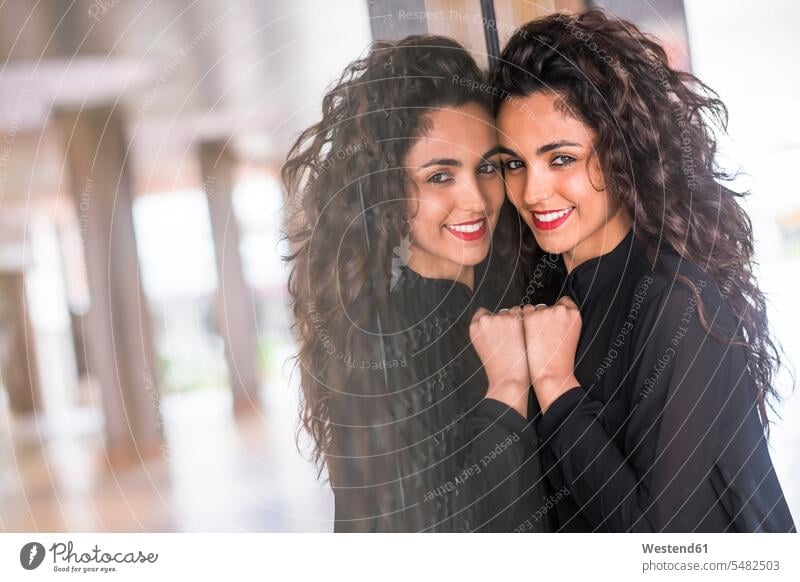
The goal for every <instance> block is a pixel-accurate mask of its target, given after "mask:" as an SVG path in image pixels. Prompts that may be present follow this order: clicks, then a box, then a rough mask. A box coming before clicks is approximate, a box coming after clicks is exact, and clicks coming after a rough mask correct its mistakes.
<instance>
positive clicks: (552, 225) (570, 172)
mask: <svg viewBox="0 0 800 582" xmlns="http://www.w3.org/2000/svg"><path fill="white" fill-rule="evenodd" d="M559 99H560V98H559V97H558V96H557V95H556V94H554V93H551V92H539V93H533V94H531V95H528V96H526V97H523V98H519V99H516V100H514V101H513V102H511V103H506V104H505V105H503V107H502V108H501V109H500V113H499V115H498V118H497V126H498V130H499V141H500V147H501V152H502V164H503V169H504V173H505V181H506V190H507V192H508V197H509V199H510V200H511V202H512V203H513V204H514V206H516V207H517V210H518V211H519V213H520V215H521V216H522V218H523V220H525V222H526V223H527V224H528V227H530V229H531V230H532V231H533V234H534V237H535V238H536V242H537V243H538V244H539V246H540V247H542V249H544V250H545V251H546V252H549V253H556V254H563V255H564V260H565V263H566V266H567V268H568V269H569V270H572V269H573V268H574V267H576V266H577V265H579V264H581V263H583V262H584V261H587V260H588V259H591V258H594V257H598V256H600V255H603V254H605V253H607V252H610V251H611V250H613V249H614V247H616V246H617V245H618V244H619V243H620V242H621V241H622V239H623V238H625V235H626V234H627V233H628V231H629V230H630V226H631V222H630V218H629V217H628V213H627V212H626V211H625V210H624V209H622V208H621V207H620V206H619V205H618V204H617V203H616V202H615V200H614V199H613V197H612V196H611V195H610V193H609V192H608V190H607V189H605V187H604V184H603V175H602V171H601V170H600V165H599V163H598V159H597V155H596V154H595V153H594V145H593V144H594V143H595V137H596V136H595V134H594V131H593V130H592V129H591V128H589V127H588V126H586V125H585V124H583V123H582V122H581V121H580V120H578V119H576V118H575V117H572V116H570V115H567V114H565V113H563V112H562V111H561V110H559V109H557V108H556V103H557V102H558V100H559Z"/></svg>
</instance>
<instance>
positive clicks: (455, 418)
mask: <svg viewBox="0 0 800 582" xmlns="http://www.w3.org/2000/svg"><path fill="white" fill-rule="evenodd" d="M406 347H407V345H406V344H403V343H402V342H389V345H388V346H387V348H388V349H387V350H386V352H385V356H386V362H387V365H388V367H387V369H386V376H385V378H384V376H383V370H380V369H377V370H376V369H369V370H364V369H358V368H357V369H355V370H353V374H351V378H352V379H351V384H350V386H351V390H349V391H348V392H349V394H347V395H341V394H340V395H338V396H337V398H336V399H335V404H334V405H333V406H334V408H333V409H332V414H331V416H332V418H336V419H338V421H337V426H336V427H335V431H336V432H335V433H334V434H335V435H336V437H335V438H334V441H335V442H336V443H338V447H337V455H336V458H335V459H333V462H332V463H331V466H332V467H335V469H334V470H333V472H334V479H333V481H334V482H333V486H334V487H333V488H334V493H335V497H336V528H335V529H336V531H475V530H479V531H495V530H501V531H510V530H511V529H513V528H514V527H515V526H516V525H517V524H515V523H514V520H515V519H519V516H515V515H513V512H512V511H508V508H509V507H510V506H511V505H512V504H513V503H514V501H516V500H518V499H519V498H520V497H521V496H523V495H524V493H525V492H524V487H523V483H525V481H524V478H523V473H524V467H523V463H524V461H525V458H526V453H527V450H528V446H527V440H529V437H528V433H529V432H530V430H531V429H530V427H529V423H528V422H527V421H526V420H525V419H524V418H523V417H522V416H521V415H519V413H517V412H516V411H515V410H513V409H512V408H510V407H508V406H506V405H505V404H503V403H501V402H498V401H495V400H487V399H480V400H479V401H478V403H477V404H475V405H474V406H473V407H471V408H468V409H464V408H463V407H462V405H461V404H460V402H461V395H460V394H459V390H461V389H462V388H463V389H464V390H466V389H467V388H466V387H462V386H460V385H457V384H456V381H455V378H458V377H460V376H459V375H458V374H455V373H454V372H453V368H454V367H455V366H458V365H459V362H458V360H457V359H454V358H452V357H449V356H448V353H447V352H449V350H448V349H446V346H444V345H443V346H442V351H440V352H437V348H433V349H432V350H428V351H427V352H426V355H425V357H424V358H419V357H418V358H409V357H408V352H407V351H406ZM403 358H405V360H404V359H403ZM402 362H405V365H400V364H401V363H402ZM387 382H388V388H387ZM484 390H485V389H484ZM355 393H358V396H356V395H355ZM345 419H346V420H345ZM524 517H525V516H523V519H524Z"/></svg>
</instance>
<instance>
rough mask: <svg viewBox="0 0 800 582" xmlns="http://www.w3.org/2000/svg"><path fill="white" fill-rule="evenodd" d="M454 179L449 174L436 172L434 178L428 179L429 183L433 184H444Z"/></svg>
mask: <svg viewBox="0 0 800 582" xmlns="http://www.w3.org/2000/svg"><path fill="white" fill-rule="evenodd" d="M452 179H453V177H452V176H451V175H450V174H448V173H447V172H436V173H435V174H434V175H433V176H431V177H430V178H428V180H427V181H428V182H430V183H431V184H444V183H445V182H449V181H450V180H452Z"/></svg>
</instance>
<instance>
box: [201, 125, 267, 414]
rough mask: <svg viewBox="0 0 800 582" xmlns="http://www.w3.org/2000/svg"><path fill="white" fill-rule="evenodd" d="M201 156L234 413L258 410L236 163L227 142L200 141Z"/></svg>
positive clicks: (254, 333)
mask: <svg viewBox="0 0 800 582" xmlns="http://www.w3.org/2000/svg"><path fill="white" fill-rule="evenodd" d="M199 157H200V169H201V171H202V173H203V189H204V190H205V193H206V196H207V198H208V211H209V214H210V217H211V232H212V236H213V237H214V254H215V256H216V260H217V273H218V280H219V285H218V290H217V293H218V296H217V306H218V309H217V321H218V322H219V329H220V333H221V334H222V337H223V340H224V342H225V358H226V359H227V362H228V374H229V376H230V381H231V387H232V389H233V403H234V410H235V411H236V412H242V411H245V410H258V409H259V408H260V407H261V402H260V399H259V393H258V388H259V374H258V365H257V355H258V347H257V342H256V338H257V331H256V325H255V313H254V312H253V308H252V306H253V299H252V296H251V294H250V290H249V289H248V287H247V283H246V282H245V279H244V271H243V269H242V259H241V256H240V255H239V227H238V224H237V222H236V216H235V214H234V212H233V189H234V185H235V183H236V179H235V174H236V169H235V163H236V160H235V157H234V156H233V155H232V154H231V152H230V151H229V150H228V149H227V148H226V142H225V141H206V142H202V143H201V144H200V150H199Z"/></svg>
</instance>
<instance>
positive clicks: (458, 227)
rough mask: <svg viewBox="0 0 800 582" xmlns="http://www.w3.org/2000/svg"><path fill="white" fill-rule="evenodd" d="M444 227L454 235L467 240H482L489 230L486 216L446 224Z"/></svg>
mask: <svg viewBox="0 0 800 582" xmlns="http://www.w3.org/2000/svg"><path fill="white" fill-rule="evenodd" d="M444 227H445V230H447V232H449V233H450V234H452V235H453V236H454V237H456V238H457V239H460V240H465V241H474V240H480V239H482V238H483V237H484V236H485V235H486V232H487V229H486V219H485V218H479V219H477V220H470V221H469V222H459V223H458V224H445V225H444Z"/></svg>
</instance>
